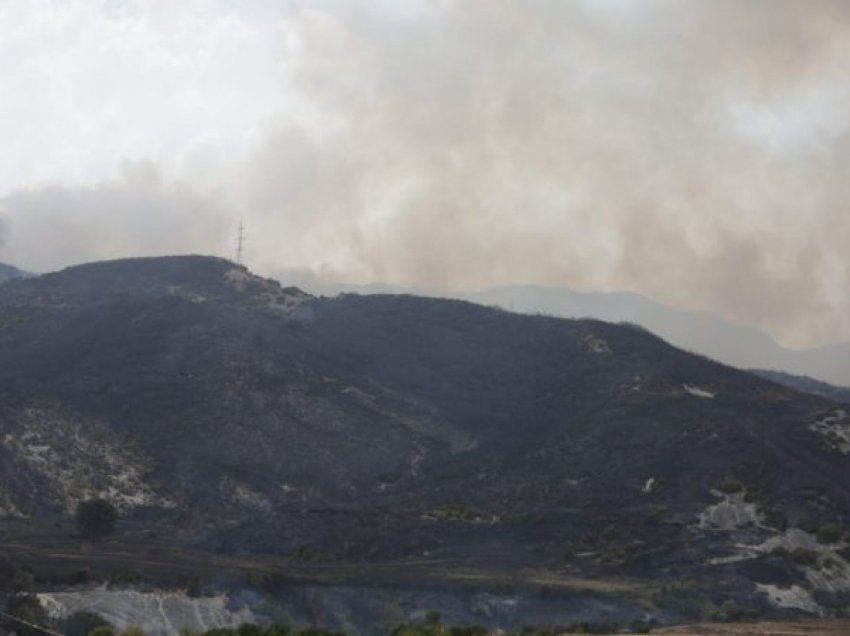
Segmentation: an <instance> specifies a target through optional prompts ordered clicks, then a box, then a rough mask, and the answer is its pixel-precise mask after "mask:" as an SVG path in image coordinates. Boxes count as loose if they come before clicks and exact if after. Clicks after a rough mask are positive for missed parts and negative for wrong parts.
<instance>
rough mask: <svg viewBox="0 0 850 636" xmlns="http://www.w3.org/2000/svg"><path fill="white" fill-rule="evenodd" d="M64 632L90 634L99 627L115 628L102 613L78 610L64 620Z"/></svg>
mask: <svg viewBox="0 0 850 636" xmlns="http://www.w3.org/2000/svg"><path fill="white" fill-rule="evenodd" d="M61 627H62V633H64V634H65V635H66V636H89V634H91V633H92V632H93V631H94V630H95V629H97V628H98V627H108V628H109V629H110V630H111V629H113V627H112V625H111V624H110V623H109V621H108V620H106V619H105V618H103V616H101V615H100V614H95V613H94V612H87V611H82V610H81V611H77V612H74V613H73V614H71V615H70V616H69V617H68V618H66V619H65V620H64V621H62V625H61Z"/></svg>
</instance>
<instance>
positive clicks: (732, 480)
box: [717, 475, 744, 495]
mask: <svg viewBox="0 0 850 636" xmlns="http://www.w3.org/2000/svg"><path fill="white" fill-rule="evenodd" d="M743 489H744V484H743V483H742V482H741V480H740V479H738V478H737V477H735V476H733V475H727V476H726V477H724V478H723V481H721V482H720V483H719V484H717V490H719V491H720V492H725V493H726V494H727V495H734V494H736V493H739V492H741V491H742V490H743Z"/></svg>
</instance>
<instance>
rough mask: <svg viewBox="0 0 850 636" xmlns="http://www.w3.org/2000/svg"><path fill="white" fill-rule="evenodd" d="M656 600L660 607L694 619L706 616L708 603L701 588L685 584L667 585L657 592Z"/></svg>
mask: <svg viewBox="0 0 850 636" xmlns="http://www.w3.org/2000/svg"><path fill="white" fill-rule="evenodd" d="M654 600H655V604H656V605H658V607H659V608H661V609H664V610H667V611H669V612H675V613H676V614H679V615H681V616H684V617H685V618H690V619H694V620H699V619H701V618H703V617H704V616H705V614H706V607H707V605H708V601H707V599H706V598H705V596H703V594H702V593H701V592H700V591H699V590H697V589H696V588H694V587H690V586H685V585H670V586H666V585H665V586H664V587H662V588H661V589H660V590H659V591H658V592H656V594H655V597H654Z"/></svg>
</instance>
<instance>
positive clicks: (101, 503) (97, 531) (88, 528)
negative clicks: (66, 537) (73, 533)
mask: <svg viewBox="0 0 850 636" xmlns="http://www.w3.org/2000/svg"><path fill="white" fill-rule="evenodd" d="M76 519H77V529H78V530H79V531H80V534H82V535H83V536H84V537H86V538H87V539H99V538H101V537H105V536H108V535H110V534H112V533H113V532H115V526H116V525H117V524H118V510H116V509H115V506H113V505H112V504H111V503H109V502H108V501H106V500H105V499H88V500H86V501H81V502H80V503H79V504H78V505H77V512H76Z"/></svg>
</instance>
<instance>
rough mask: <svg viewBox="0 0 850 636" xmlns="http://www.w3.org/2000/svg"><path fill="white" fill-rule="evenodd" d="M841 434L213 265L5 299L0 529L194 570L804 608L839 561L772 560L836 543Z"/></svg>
mask: <svg viewBox="0 0 850 636" xmlns="http://www.w3.org/2000/svg"><path fill="white" fill-rule="evenodd" d="M846 417H847V415H846V412H845V411H844V410H843V409H842V407H840V406H839V405H837V404H835V403H833V402H830V401H828V400H826V399H823V398H819V397H816V396H806V395H802V394H800V393H797V392H795V391H793V390H790V389H785V388H782V387H780V386H778V385H776V384H773V383H771V382H769V381H766V380H763V379H760V378H757V377H755V376H752V375H749V374H747V373H744V372H740V371H736V370H733V369H729V368H727V367H724V366H722V365H719V364H716V363H714V362H711V361H709V360H706V359H704V358H701V357H698V356H694V355H691V354H687V353H684V352H682V351H679V350H677V349H674V348H673V347H670V346H669V345H667V344H665V343H664V342H663V341H661V340H660V339H658V338H656V337H655V336H653V335H652V334H650V333H648V332H646V331H644V330H642V329H637V328H631V327H624V326H616V325H610V324H606V323H602V322H596V321H588V320H583V321H571V320H563V319H555V318H547V317H534V316H521V315H515V314H511V313H508V312H504V311H501V310H494V309H488V308H484V307H480V306H476V305H473V304H470V303H465V302H461V301H446V300H435V299H424V298H416V297H410V296H376V297H361V296H353V295H351V296H343V297H339V298H334V299H316V298H312V297H309V296H308V295H306V294H304V293H303V292H300V291H299V290H297V289H294V288H281V287H280V286H279V285H277V284H276V283H274V282H271V281H267V280H263V279H260V278H258V277H255V276H253V275H251V274H250V273H249V272H247V271H246V270H245V269H243V268H240V267H238V266H235V265H234V264H232V263H229V262H227V261H223V260H220V259H211V258H205V257H181V258H167V259H134V260H127V261H116V262H110V263H98V264H92V265H87V266H82V267H77V268H71V269H68V270H65V271H63V272H59V273H57V274H53V275H48V276H42V277H39V278H37V279H32V280H25V281H14V282H12V283H9V284H8V285H7V287H5V288H4V293H3V294H0V460H2V462H1V463H0V476H2V481H1V482H0V484H2V486H0V511H2V512H0V514H5V515H7V516H17V517H21V516H24V517H28V518H31V519H34V520H38V519H42V518H45V519H46V518H47V517H48V516H50V515H55V514H64V513H65V512H67V511H68V510H69V509H71V508H72V507H73V505H74V503H75V502H76V501H78V500H79V499H80V498H84V497H87V496H91V495H95V494H97V495H102V496H106V497H108V498H110V499H112V500H113V501H114V502H115V503H116V504H117V505H118V506H119V507H121V508H122V510H123V511H124V515H125V517H129V518H136V519H138V520H140V522H141V521H142V520H145V519H155V520H158V521H159V522H161V523H166V524H169V523H170V524H172V525H173V526H174V527H177V528H179V529H180V530H181V532H182V533H183V534H182V535H181V536H183V537H184V538H185V540H186V541H187V542H188V544H191V545H193V546H195V547H200V548H202V549H215V550H217V551H225V552H227V551H249V552H255V553H261V552H262V553H269V552H274V553H276V554H278V555H281V556H283V557H285V558H288V559H292V560H296V561H297V560H305V559H309V560H319V561H325V562H331V563H333V562H342V561H376V560H388V559H399V558H410V557H414V556H415V557H417V558H423V555H425V556H426V557H427V558H434V559H438V558H460V557H462V558H463V559H465V561H466V562H467V563H477V564H481V565H483V566H486V567H491V566H495V565H497V564H498V565H500V566H506V567H527V566H531V565H534V566H546V567H550V568H561V569H566V570H572V571H577V572H587V573H594V574H606V575H615V574H616V575H623V574H630V575H652V576H662V577H672V578H680V577H690V578H696V579H705V580H709V579H710V580H718V581H723V582H724V583H723V584H724V585H725V586H727V587H728V588H729V589H730V590H735V593H736V594H737V593H740V594H754V595H759V594H760V595H761V596H760V597H764V598H766V596H765V594H766V593H769V592H770V590H771V589H772V588H769V587H765V588H764V590H762V592H759V590H760V589H762V588H757V587H756V584H759V585H762V586H772V585H779V584H783V585H785V584H787V583H788V581H793V583H794V584H795V585H797V586H798V587H799V588H800V590H802V592H801V593H800V594H797V596H795V597H794V599H796V600H793V599H792V600H793V602H798V603H799V602H805V603H809V602H812V603H814V602H815V601H813V600H812V598H813V597H812V596H811V594H812V592H814V591H816V590H817V589H826V588H828V587H830V586H832V588H835V589H839V588H838V587H836V586H839V587H840V585H839V584H838V583H835V581H842V580H844V579H843V578H842V577H844V570H843V569H842V568H850V566H847V563H846V562H845V561H844V560H843V558H842V557H841V556H840V555H839V553H838V550H839V549H840V548H841V546H842V545H843V544H842V543H840V542H839V543H835V544H830V545H828V546H825V547H822V548H821V547H818V546H817V545H816V546H815V548H816V549H815V552H816V553H817V552H818V551H820V552H822V553H823V554H822V555H821V557H818V558H822V559H823V560H824V561H825V559H826V558H827V556H828V557H829V558H830V559H831V563H833V564H837V565H836V567H837V568H838V570H835V572H833V575H830V576H832V578H831V579H829V582H828V584H827V583H824V579H823V577H824V576H825V575H824V573H823V572H822V571H821V570H819V569H817V564H818V561H816V562H815V564H814V565H812V564H811V563H810V564H809V565H806V566H802V565H797V564H794V563H790V562H785V561H783V557H782V556H781V555H776V554H772V551H773V550H774V548H776V547H777V546H786V545H787V546H788V547H789V549H793V548H795V547H799V544H800V542H801V541H802V542H803V543H805V542H806V541H809V540H810V538H811V536H812V535H811V533H812V532H814V531H816V530H817V529H818V528H820V527H822V526H824V525H826V524H834V523H838V524H843V523H846V521H847V519H846V514H847V511H848V510H850V493H848V491H847V489H846V487H845V485H844V479H843V478H844V476H845V475H846V474H847V469H848V468H850V458H849V457H848V453H847V447H846V446H845V445H844V444H843V442H842V440H843V437H842V435H844V432H845V427H846V426H848V424H846V423H845V419H846ZM34 493H35V494H34ZM786 528H790V529H791V530H786ZM789 533H790V534H789ZM794 533H796V534H794ZM812 540H813V539H812ZM771 541H772V542H773V543H771ZM807 545H808V544H807ZM807 568H808V569H807ZM818 577H821V578H818ZM846 578H847V580H848V581H850V575H848V576H847V577H846ZM847 585H848V589H850V583H848V584H847ZM807 594H808V595H809V596H805V595H807ZM801 595H802V597H803V601H800V600H799V599H800V598H801ZM783 598H785V597H783ZM781 602H786V601H781ZM788 602H792V601H788ZM815 604H816V603H815ZM816 605H817V604H816Z"/></svg>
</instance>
